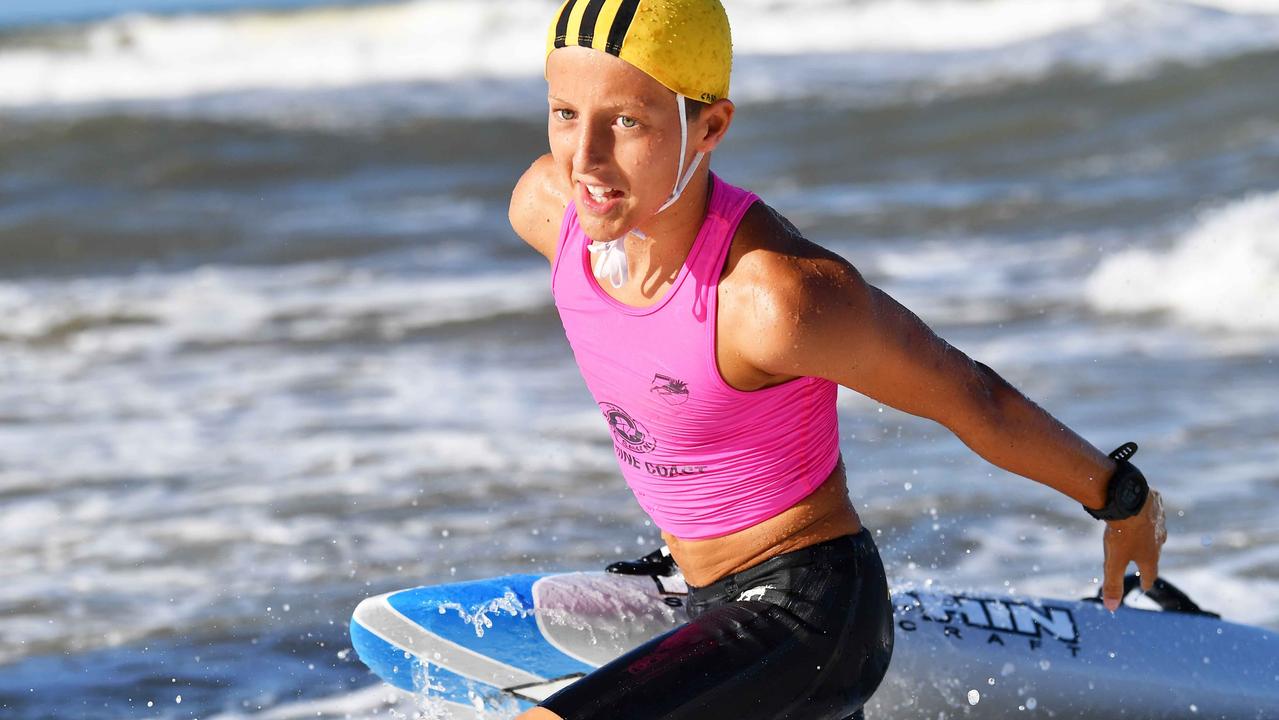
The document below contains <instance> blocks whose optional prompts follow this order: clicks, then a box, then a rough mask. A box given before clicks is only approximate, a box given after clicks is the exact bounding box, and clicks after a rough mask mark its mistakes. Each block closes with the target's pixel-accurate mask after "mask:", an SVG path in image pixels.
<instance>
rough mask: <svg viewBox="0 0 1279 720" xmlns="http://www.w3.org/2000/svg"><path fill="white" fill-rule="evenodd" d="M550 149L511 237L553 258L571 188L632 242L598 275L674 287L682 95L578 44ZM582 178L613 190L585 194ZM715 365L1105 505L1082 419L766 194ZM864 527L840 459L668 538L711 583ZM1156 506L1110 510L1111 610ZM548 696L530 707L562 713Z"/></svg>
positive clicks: (725, 283)
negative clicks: (881, 284) (1060, 412)
mask: <svg viewBox="0 0 1279 720" xmlns="http://www.w3.org/2000/svg"><path fill="white" fill-rule="evenodd" d="M547 80H548V86H549V87H548V103H549V106H548V111H549V112H548V133H547V134H548V139H549V141H550V147H551V152H550V153H549V154H547V155H544V156H542V157H541V158H539V159H538V160H537V161H536V162H534V163H533V165H532V166H531V167H530V168H529V170H528V171H527V172H526V173H525V174H524V176H523V177H522V178H521V179H520V182H519V184H518V185H517V186H516V188H515V191H514V193H513V194H512V198H511V208H510V219H511V224H512V227H514V228H515V230H516V232H517V233H518V234H519V235H520V236H521V237H522V238H523V239H524V240H525V241H526V242H527V243H528V244H529V245H530V246H532V247H533V248H534V249H536V250H537V251H538V252H540V253H541V254H542V255H544V256H545V257H546V258H547V259H548V260H549V261H551V262H554V259H555V253H556V245H557V240H558V234H559V228H560V221H561V219H562V217H563V214H564V211H565V208H566V207H567V204H568V202H569V201H570V200H572V201H575V202H576V204H577V208H578V212H579V222H580V224H581V226H582V229H583V231H584V232H585V233H586V234H587V236H588V237H590V238H591V239H592V240H596V241H606V240H612V239H614V238H616V237H618V236H620V235H622V234H623V233H626V232H627V231H628V230H630V229H631V228H636V227H638V228H639V229H641V230H642V231H643V233H644V235H646V236H647V239H640V238H637V237H635V236H631V237H630V238H628V241H627V243H626V252H627V258H628V263H629V266H630V278H629V279H628V280H627V282H626V283H624V284H623V286H622V287H621V288H616V289H615V288H613V287H612V286H611V285H609V284H608V283H604V284H603V285H602V286H601V288H602V289H603V290H604V291H605V292H607V293H608V294H609V295H611V296H612V297H614V298H616V299H617V300H618V301H620V302H622V303H625V304H628V305H633V306H646V305H651V304H653V303H655V302H657V301H658V300H660V299H661V298H662V297H663V296H664V294H665V293H666V291H667V290H668V289H669V288H670V287H671V285H672V283H673V281H674V280H675V278H676V276H677V275H678V273H679V270H680V267H681V266H682V264H683V262H684V260H685V259H686V257H687V256H688V252H689V249H690V248H691V247H692V244H693V241H694V239H695V237H696V234H697V231H698V229H699V228H700V227H701V224H702V220H703V218H704V217H705V213H706V207H707V199H708V193H709V186H710V182H709V174H708V171H707V165H706V162H705V161H704V162H703V164H702V165H701V166H700V167H699V168H698V171H697V174H696V175H695V176H694V178H693V180H692V182H691V183H690V184H689V186H688V189H687V190H686V191H685V192H684V194H683V195H682V196H681V197H680V199H679V201H678V202H676V203H675V204H674V205H672V206H671V207H670V208H668V209H667V210H666V211H664V212H662V213H661V214H656V215H655V213H656V212H657V209H658V208H659V207H661V205H662V204H663V203H664V202H665V201H666V199H667V197H668V196H669V194H670V192H671V188H673V187H674V185H675V181H676V175H677V167H678V165H679V152H680V130H679V118H678V113H677V112H676V110H675V108H676V104H675V99H674V95H673V93H672V92H671V91H669V90H667V89H666V88H664V87H663V86H662V85H660V84H659V83H658V82H657V81H655V80H653V79H652V78H650V77H648V76H647V75H645V74H644V73H642V72H640V71H639V70H637V69H635V68H634V67H632V66H631V65H629V64H627V63H625V62H623V61H622V60H619V59H618V58H615V57H613V56H611V55H607V54H605V53H600V52H597V51H593V50H589V49H585V48H575V47H569V48H563V49H560V50H556V51H555V52H553V53H551V55H550V57H549V59H548V61H547ZM733 113H734V108H733V105H732V103H731V102H729V101H728V100H720V101H717V102H716V103H714V104H712V105H710V106H709V107H707V108H706V109H704V110H703V111H702V112H701V114H700V115H699V116H698V117H697V118H696V119H695V120H694V121H692V122H690V123H689V146H688V148H687V150H686V153H685V163H686V164H685V167H687V163H688V162H689V161H690V160H691V158H692V157H693V155H694V153H695V152H698V151H702V152H706V153H710V152H711V151H712V150H714V149H715V147H716V146H717V145H718V144H719V142H720V141H721V140H722V139H723V137H724V134H725V133H726V132H727V131H728V128H729V126H730V125H731V124H732V119H733ZM588 186H595V187H596V189H597V190H599V189H601V188H604V189H606V190H607V192H606V193H605V196H604V198H603V199H602V201H597V200H595V199H592V197H591V193H590V192H589V191H588ZM718 292H719V310H718V318H717V323H718V325H717V327H718V333H717V336H716V349H715V352H716V360H717V362H718V365H719V371H720V375H721V376H722V377H723V379H724V381H725V382H726V383H728V384H729V385H732V386H733V387H735V388H737V389H739V390H744V391H752V390H758V389H761V388H765V387H770V386H772V385H777V384H780V383H783V382H787V381H788V380H792V379H794V378H796V377H801V376H812V377H821V378H826V379H829V380H832V381H834V382H837V383H839V384H841V385H843V386H845V387H848V388H850V389H853V390H855V391H857V392H860V393H862V394H864V395H866V396H868V397H871V398H873V399H876V400H878V401H880V402H882V403H884V404H886V405H889V406H891V407H894V408H897V409H899V410H903V411H905V412H909V413H911V414H914V415H918V416H921V417H926V418H930V419H932V420H935V421H937V422H938V423H941V424H942V425H944V426H946V427H947V428H948V429H949V430H951V431H952V432H954V433H955V435H956V436H958V437H959V438H960V439H961V440H963V441H964V443H965V444H967V445H968V446H969V447H970V448H972V449H973V451H974V452H976V453H977V454H979V455H981V456H982V457H983V458H985V459H986V460H988V461H990V462H991V463H993V464H995V465H997V466H999V467H1001V468H1004V469H1005V470H1008V471H1010V472H1013V473H1016V474H1019V475H1022V476H1024V477H1027V478H1031V479H1033V480H1035V481H1037V482H1040V483H1043V484H1045V485H1048V486H1049V487H1052V488H1054V489H1056V490H1058V491H1060V492H1062V493H1063V494H1065V495H1067V496H1068V497H1070V498H1072V499H1074V500H1075V501H1077V502H1080V503H1082V504H1084V505H1087V506H1088V507H1092V508H1099V507H1102V506H1103V505H1104V504H1105V495H1106V485H1107V480H1108V479H1109V477H1110V475H1111V473H1112V472H1113V471H1114V463H1113V461H1111V460H1110V459H1109V458H1108V457H1106V455H1105V454H1104V453H1103V452H1101V451H1100V450H1098V449H1097V448H1095V447H1093V446H1092V445H1091V444H1089V443H1088V442H1087V441H1085V440H1084V439H1083V438H1081V437H1080V436H1079V435H1077V434H1076V433H1075V432H1073V431H1072V430H1070V429H1069V428H1068V427H1066V426H1065V425H1063V424H1062V423H1060V422H1059V421H1057V420H1056V419H1055V418H1053V417H1052V416H1051V415H1049V414H1048V413H1047V412H1046V411H1044V410H1043V409H1042V408H1040V407H1039V406H1038V405H1036V404H1035V403H1033V402H1031V401H1030V400H1029V399H1027V398H1026V397H1025V396H1024V395H1022V394H1021V393H1020V392H1019V391H1018V390H1017V389H1016V388H1014V387H1012V386H1011V385H1009V384H1008V383H1007V382H1006V381H1005V380H1004V379H1003V378H1001V377H1000V376H999V375H998V374H997V373H995V371H993V370H992V369H990V368H989V367H987V366H985V365H983V364H981V363H978V362H975V361H973V360H972V359H971V358H969V357H968V356H967V355H965V354H964V353H962V352H960V351H959V350H957V349H955V348H954V347H952V346H951V345H949V344H948V343H946V342H945V341H944V340H942V339H941V338H940V337H938V336H937V335H936V334H935V333H933V332H932V330H931V329H929V328H928V327H927V326H926V325H925V324H924V323H923V322H922V321H920V319H919V318H918V317H916V316H915V315H914V314H913V313H911V312H910V311H909V310H907V309H906V308H904V307H902V306H901V305H900V304H898V303H897V302H896V301H895V300H893V299H892V298H891V297H889V296H888V295H887V294H886V293H884V292H882V291H881V290H879V289H878V288H875V287H873V286H871V285H870V284H868V283H866V282H865V280H864V279H863V278H862V277H861V275H860V274H859V273H858V272H857V270H856V268H854V267H853V266H852V265H850V264H849V263H848V262H847V261H846V260H845V259H844V258H842V257H840V256H838V255H835V254H834V253H831V252H829V251H827V250H825V249H823V248H821V247H820V246H817V245H815V244H813V243H811V242H809V241H807V240H806V239H805V238H803V236H802V235H801V234H800V233H799V231H798V230H796V229H795V228H794V226H793V225H791V224H790V223H789V222H788V221H786V219H785V218H784V217H782V216H781V215H779V214H778V213H776V212H775V211H773V210H772V209H771V208H769V207H768V206H767V205H764V204H763V203H756V204H755V206H753V207H752V208H751V209H750V210H749V211H748V212H747V214H746V216H745V217H744V218H743V220H742V223H741V225H740V226H739V227H738V230H737V233H736V235H734V238H733V243H732V245H731V247H730V250H729V255H728V259H727V261H726V263H725V267H724V270H723V274H722V276H721V279H720V286H719V290H718ZM860 528H861V522H860V520H859V518H858V516H857V513H856V510H855V509H854V508H853V504H852V502H851V500H850V499H849V497H848V491H847V486H846V480H845V477H844V469H843V465H842V463H841V464H840V465H839V466H838V467H837V468H836V469H835V471H834V472H832V474H831V475H830V477H828V478H827V479H826V481H825V482H824V483H823V484H822V486H821V487H820V488H818V490H816V491H814V492H813V493H812V494H810V495H809V496H808V497H806V498H804V499H803V500H801V501H800V502H798V503H796V504H795V505H794V506H793V507H791V508H789V509H787V510H785V511H783V512H782V513H781V514H779V515H777V516H775V517H773V518H771V519H769V520H766V521H764V522H762V523H759V524H757V525H755V526H752V527H750V528H746V529H745V530H741V531H739V532H735V533H732V534H730V535H726V536H723V537H719V538H713V539H709V540H683V539H680V538H678V537H674V536H671V535H669V534H666V533H663V537H664V539H665V540H666V541H667V543H668V544H669V545H670V547H671V552H672V555H673V556H674V558H675V560H676V562H677V563H678V564H679V566H680V569H681V570H682V571H683V572H684V575H685V577H686V579H687V580H688V581H689V582H690V583H692V584H694V585H707V584H709V583H711V582H713V581H714V580H716V579H718V578H720V577H722V576H724V575H726V574H729V573H733V572H737V571H740V570H743V569H745V568H748V567H751V566H753V565H755V564H757V563H759V562H761V561H763V560H765V559H767V558H769V557H772V556H774V555H778V554H781V553H784V552H788V551H790V550H795V549H798V548H802V547H806V546H808V545H812V544H815V543H818V542H822V541H824V540H827V539H830V538H833V537H838V536H840V535H845V534H851V533H855V532H857V531H858V530H860ZM1165 537H1166V533H1165V531H1164V527H1163V504H1162V500H1161V498H1160V496H1159V493H1157V492H1155V491H1153V490H1152V491H1151V493H1150V496H1149V499H1148V500H1147V502H1146V505H1145V507H1144V508H1143V509H1142V511H1141V512H1140V513H1139V514H1138V515H1136V516H1134V517H1132V518H1129V519H1127V520H1123V521H1115V522H1110V523H1108V527H1107V530H1106V532H1105V535H1104V552H1105V565H1104V574H1105V581H1104V583H1103V596H1104V597H1105V599H1106V600H1107V606H1108V607H1112V609H1113V606H1115V605H1117V603H1118V601H1119V597H1120V595H1121V593H1122V585H1123V573H1124V571H1125V569H1126V567H1127V566H1128V564H1129V563H1130V562H1136V563H1137V567H1138V569H1139V570H1140V571H1141V575H1142V583H1143V585H1144V586H1146V587H1147V588H1149V586H1150V584H1152V583H1153V582H1154V579H1155V577H1156V576H1157V573H1158V560H1159V552H1160V548H1161V547H1162V545H1163V542H1164V540H1165ZM555 717H556V716H555V715H554V714H553V713H550V712H548V711H546V710H543V709H541V708H538V709H535V710H532V711H529V712H528V713H525V714H523V715H521V716H520V720H547V719H550V718H555Z"/></svg>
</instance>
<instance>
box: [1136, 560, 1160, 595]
mask: <svg viewBox="0 0 1279 720" xmlns="http://www.w3.org/2000/svg"><path fill="white" fill-rule="evenodd" d="M1137 572H1138V573H1140V574H1141V591H1142V592H1150V589H1151V588H1153V587H1154V586H1155V578H1158V577H1159V558H1158V557H1154V558H1152V559H1150V560H1144V561H1143V560H1138V561H1137Z"/></svg>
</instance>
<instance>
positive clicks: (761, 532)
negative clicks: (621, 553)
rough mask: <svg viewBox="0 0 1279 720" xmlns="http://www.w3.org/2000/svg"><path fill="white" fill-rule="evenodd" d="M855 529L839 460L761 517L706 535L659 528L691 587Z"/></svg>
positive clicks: (858, 523) (854, 512)
mask: <svg viewBox="0 0 1279 720" xmlns="http://www.w3.org/2000/svg"><path fill="white" fill-rule="evenodd" d="M861 529H862V523H861V518H859V517H858V516H857V510H855V509H854V508H853V503H852V500H850V499H849V497H848V482H847V478H846V477H845V475H844V463H843V461H842V460H841V461H840V462H839V463H838V464H837V465H836V466H835V469H834V470H833V471H832V472H831V474H830V476H829V477H827V478H826V480H825V481H824V482H823V483H822V484H821V485H820V486H818V488H817V489H816V490H814V491H813V492H811V493H809V495H808V496H807V497H805V498H804V499H803V500H800V501H799V502H797V503H795V504H794V505H792V506H790V507H789V508H787V509H786V510H783V511H782V512H781V513H779V514H777V515H774V516H773V517H771V518H769V519H767V520H765V521H764V522H761V523H759V524H756V525H752V526H750V527H748V528H746V529H744V530H738V531H737V532H735V533H731V534H729V535H724V536H722V537H717V538H711V539H709V540H681V539H680V538H677V537H675V536H674V535H671V534H669V533H662V538H663V539H664V540H665V541H666V544H667V545H668V546H669V547H670V549H671V556H672V557H674V558H675V562H676V563H677V564H678V565H679V568H680V570H682V571H683V573H684V579H685V580H686V581H687V582H688V583H689V584H690V585H693V586H695V587H705V586H707V585H710V584H711V583H713V582H715V581H716V580H719V579H720V578H722V577H724V576H726V575H731V574H733V573H736V572H741V571H742V570H745V569H747V568H750V567H754V566H755V565H758V564H759V563H761V562H763V561H765V560H767V559H769V558H771V557H774V556H777V555H781V554H783V553H787V552H791V551H793V550H799V549H800V548H805V547H808V546H810V545H816V544H818V543H821V542H825V541H827V540H831V539H833V538H837V537H840V536H841V535H854V534H856V533H858V532H861Z"/></svg>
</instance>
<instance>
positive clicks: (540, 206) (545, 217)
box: [507, 153, 570, 262]
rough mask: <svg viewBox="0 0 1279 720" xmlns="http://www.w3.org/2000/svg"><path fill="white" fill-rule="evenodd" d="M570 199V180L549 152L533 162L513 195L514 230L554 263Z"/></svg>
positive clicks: (512, 221) (510, 216) (511, 215)
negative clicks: (556, 165)
mask: <svg viewBox="0 0 1279 720" xmlns="http://www.w3.org/2000/svg"><path fill="white" fill-rule="evenodd" d="M569 197H570V192H569V187H568V183H567V180H566V179H565V178H563V177H562V173H561V172H560V171H559V170H558V169H557V168H556V167H555V163H554V161H553V159H552V158H551V154H550V153H546V154H545V155H542V156H541V157H539V158H538V159H537V160H534V161H533V164H532V165H530V166H529V168H528V170H525V171H524V174H523V175H522V176H521V177H520V180H519V182H517V183H516V184H515V189H514V190H513V191H512V192H511V205H510V208H509V209H508V211H507V218H508V219H509V220H510V222H511V228H512V229H513V230H515V234H517V235H519V236H520V237H521V238H523V240H524V242H526V243H528V244H529V245H530V246H531V247H532V248H533V249H534V250H537V251H538V252H539V253H541V254H542V255H543V256H545V257H546V259H547V260H550V261H552V262H554V260H555V250H556V245H557V244H558V240H559V233H560V223H561V221H562V220H563V219H564V211H565V209H566V208H568V202H569Z"/></svg>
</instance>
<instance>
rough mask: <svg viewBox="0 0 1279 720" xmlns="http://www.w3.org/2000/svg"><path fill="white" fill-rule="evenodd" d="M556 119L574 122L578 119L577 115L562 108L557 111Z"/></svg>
mask: <svg viewBox="0 0 1279 720" xmlns="http://www.w3.org/2000/svg"><path fill="white" fill-rule="evenodd" d="M555 117H558V118H559V119H561V120H572V119H573V118H574V117H576V114H575V113H574V112H573V111H572V110H567V109H564V108H560V109H558V110H556V111H555Z"/></svg>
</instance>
